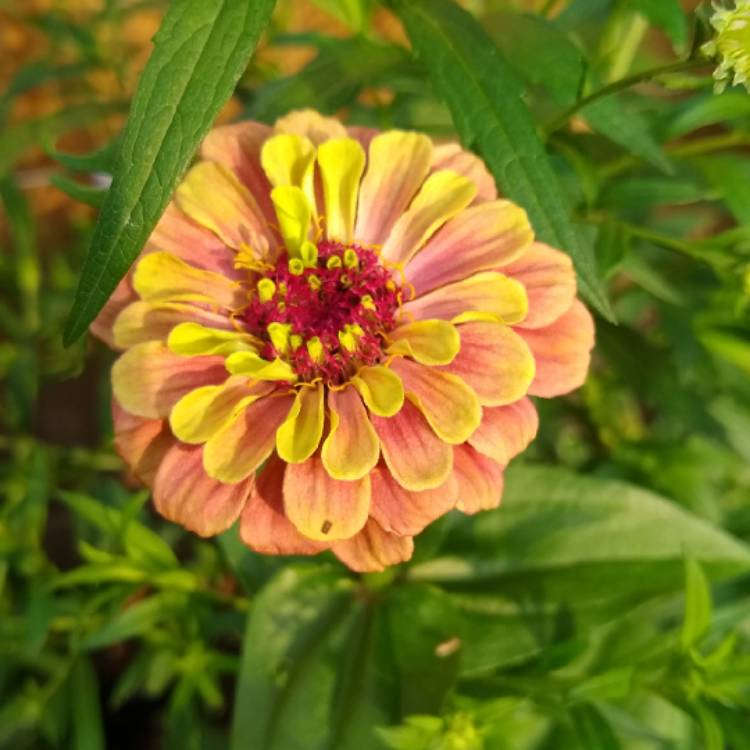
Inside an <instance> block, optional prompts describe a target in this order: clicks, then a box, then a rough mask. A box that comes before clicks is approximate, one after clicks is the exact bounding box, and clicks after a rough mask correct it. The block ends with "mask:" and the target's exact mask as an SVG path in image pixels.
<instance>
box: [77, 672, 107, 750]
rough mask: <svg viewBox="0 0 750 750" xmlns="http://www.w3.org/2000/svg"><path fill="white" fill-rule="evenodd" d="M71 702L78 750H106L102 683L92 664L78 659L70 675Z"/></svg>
mask: <svg viewBox="0 0 750 750" xmlns="http://www.w3.org/2000/svg"><path fill="white" fill-rule="evenodd" d="M70 702H71V715H72V718H73V743H72V747H73V748H75V749H76V750H98V748H102V750H103V748H104V746H105V745H104V727H103V725H102V713H101V700H100V698H99V683H98V681H97V679H96V672H95V671H94V667H93V666H92V665H91V662H90V661H89V660H88V659H87V658H85V657H82V658H80V659H78V661H77V662H76V663H75V666H74V667H73V671H72V673H71V675H70Z"/></svg>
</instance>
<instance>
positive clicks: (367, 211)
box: [355, 130, 432, 245]
mask: <svg viewBox="0 0 750 750" xmlns="http://www.w3.org/2000/svg"><path fill="white" fill-rule="evenodd" d="M431 158H432V141H430V139H429V138H428V137H427V136H426V135H422V134H421V133H411V132H405V131H403V130H389V131H388V132H387V133H381V134H380V135H376V136H375V137H374V138H373V139H372V141H370V147H369V158H368V159H367V172H366V173H365V176H364V178H363V179H362V185H361V187H360V191H359V207H358V209H357V227H356V231H355V236H356V237H357V241H358V242H362V243H365V244H370V245H382V244H383V243H384V242H385V240H386V239H388V235H389V234H390V232H391V229H392V228H393V225H394V224H395V223H396V221H397V220H398V218H399V216H401V214H402V213H403V212H404V211H405V210H406V209H407V207H408V206H409V203H411V200H412V198H414V195H415V194H416V192H417V190H418V189H419V186H420V185H421V184H422V183H423V182H424V179H425V177H427V174H428V172H429V171H430V159H431Z"/></svg>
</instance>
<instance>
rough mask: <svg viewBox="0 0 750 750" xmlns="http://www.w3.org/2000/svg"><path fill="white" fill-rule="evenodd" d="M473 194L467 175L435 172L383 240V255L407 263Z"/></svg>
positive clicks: (389, 260)
mask: <svg viewBox="0 0 750 750" xmlns="http://www.w3.org/2000/svg"><path fill="white" fill-rule="evenodd" d="M474 195H476V186H475V185H474V183H473V182H471V180H468V179H467V178H466V177H462V176H461V175H459V174H456V173H455V172H448V171H441V172H433V173H432V174H431V175H430V176H429V177H428V178H427V179H426V180H425V181H424V182H423V183H422V187H421V188H420V189H419V192H418V193H417V194H416V196H415V197H414V200H413V201H412V202H411V204H410V205H409V208H408V209H407V210H406V211H405V212H404V213H403V214H401V216H400V217H399V218H398V219H397V221H396V223H395V224H394V225H393V230H392V231H391V232H390V234H389V235H388V239H387V240H386V241H385V243H384V244H383V249H382V251H381V254H382V257H383V259H384V260H386V261H388V262H389V263H391V264H393V265H403V264H406V263H408V262H409V260H410V259H411V258H412V257H413V256H414V255H415V254H416V253H417V252H418V251H419V249H420V248H421V247H422V245H424V243H425V242H427V240H428V239H430V237H432V235H433V234H435V232H437V230H438V229H440V227H442V226H443V224H445V222H446V221H448V220H449V219H452V218H453V217H454V216H455V215H456V214H458V213H460V212H461V211H463V210H464V209H465V208H466V207H467V206H468V205H469V204H470V203H471V200H472V198H473V197H474Z"/></svg>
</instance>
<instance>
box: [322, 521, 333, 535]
mask: <svg viewBox="0 0 750 750" xmlns="http://www.w3.org/2000/svg"><path fill="white" fill-rule="evenodd" d="M331 526H333V524H332V523H331V522H330V521H323V525H322V526H321V527H320V533H321V534H327V533H328V532H329V531H330V530H331Z"/></svg>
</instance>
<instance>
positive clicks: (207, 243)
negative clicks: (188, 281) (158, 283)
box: [146, 201, 244, 279]
mask: <svg viewBox="0 0 750 750" xmlns="http://www.w3.org/2000/svg"><path fill="white" fill-rule="evenodd" d="M158 251H162V252H167V253H171V254H172V255H176V256H177V257H178V258H180V259H181V260H184V261H185V262H186V263H189V264H190V265H191V266H195V267H196V268H202V269H204V270H205V271H213V272H215V273H219V274H221V275H222V276H228V277H229V278H232V279H238V278H241V276H242V274H243V273H244V271H238V270H237V269H235V267H234V259H235V253H234V250H232V249H231V248H229V247H227V246H226V245H225V244H224V243H223V242H222V241H221V240H220V239H219V238H218V237H217V236H216V235H215V234H213V233H212V232H211V231H209V230H208V229H206V228H205V227H202V226H201V225H200V224H196V223H195V222H194V221H192V220H191V219H190V217H189V216H187V214H185V213H183V212H182V211H181V210H180V208H179V207H178V206H177V204H176V203H175V202H174V201H173V202H172V203H170V204H169V205H168V206H167V209H166V211H165V212H164V213H163V214H162V217H161V219H159V223H158V224H157V225H156V229H154V231H153V232H152V234H151V236H150V237H149V240H148V243H147V244H146V252H158Z"/></svg>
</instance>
